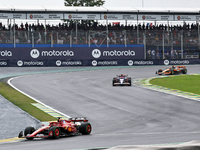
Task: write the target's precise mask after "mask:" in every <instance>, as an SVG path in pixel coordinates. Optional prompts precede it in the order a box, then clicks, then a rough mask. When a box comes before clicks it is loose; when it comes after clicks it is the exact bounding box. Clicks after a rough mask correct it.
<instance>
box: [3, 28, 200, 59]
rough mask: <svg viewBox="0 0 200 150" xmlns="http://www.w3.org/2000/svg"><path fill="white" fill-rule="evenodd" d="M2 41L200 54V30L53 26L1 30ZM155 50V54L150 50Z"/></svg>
mask: <svg viewBox="0 0 200 150" xmlns="http://www.w3.org/2000/svg"><path fill="white" fill-rule="evenodd" d="M0 44H14V47H15V46H16V44H31V45H32V47H35V44H51V46H52V47H53V46H54V44H69V46H70V47H72V46H73V45H74V44H75V45H84V46H88V47H90V46H91V45H95V46H96V47H102V46H104V47H105V46H106V47H109V46H111V45H112V46H113V45H116V46H117V45H123V46H124V47H127V46H130V45H137V44H142V45H144V46H145V49H146V52H147V53H146V58H147V59H164V58H167V57H170V58H171V59H177V58H180V59H184V58H199V46H200V34H199V33H198V30H195V29H194V30H172V31H169V30H106V31H94V30H87V31H85V30H76V31H74V30H71V31H69V30H51V31H46V30H44V31H24V30H23V31H22V30H10V31H0ZM150 53H151V54H150Z"/></svg>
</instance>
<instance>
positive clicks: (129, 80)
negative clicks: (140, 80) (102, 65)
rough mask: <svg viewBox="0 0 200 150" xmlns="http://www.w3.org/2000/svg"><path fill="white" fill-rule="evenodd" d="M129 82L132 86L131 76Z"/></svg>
mask: <svg viewBox="0 0 200 150" xmlns="http://www.w3.org/2000/svg"><path fill="white" fill-rule="evenodd" d="M128 82H129V83H130V84H129V86H131V85H132V81H131V78H129V79H128Z"/></svg>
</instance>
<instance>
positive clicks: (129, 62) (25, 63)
mask: <svg viewBox="0 0 200 150" xmlns="http://www.w3.org/2000/svg"><path fill="white" fill-rule="evenodd" d="M192 64H200V59H184V60H163V59H160V60H144V59H141V60H134V59H121V60H119V59H110V60H104V59H100V60H99V59H92V60H61V59H57V60H20V59H18V60H10V61H8V60H0V67H70V66H73V67H75V66H94V67H96V66H152V65H169V66H172V65H175V66H178V65H192Z"/></svg>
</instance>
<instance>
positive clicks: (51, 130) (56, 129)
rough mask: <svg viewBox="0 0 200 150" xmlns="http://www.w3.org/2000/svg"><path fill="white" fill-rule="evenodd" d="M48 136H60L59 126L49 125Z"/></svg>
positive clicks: (56, 137)
mask: <svg viewBox="0 0 200 150" xmlns="http://www.w3.org/2000/svg"><path fill="white" fill-rule="evenodd" d="M48 136H49V137H52V138H54V139H58V138H59V137H60V128H59V127H55V126H53V127H50V128H49V132H48Z"/></svg>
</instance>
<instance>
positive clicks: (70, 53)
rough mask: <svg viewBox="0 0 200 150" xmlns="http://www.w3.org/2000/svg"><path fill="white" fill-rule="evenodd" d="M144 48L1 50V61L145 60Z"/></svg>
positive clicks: (27, 48)
mask: <svg viewBox="0 0 200 150" xmlns="http://www.w3.org/2000/svg"><path fill="white" fill-rule="evenodd" d="M143 58H144V47H143V46H141V45H140V46H138V47H137V46H136V47H119V48H118V47H117V48H113V47H111V48H105V47H104V48H90V47H55V48H52V47H48V48H29V47H26V48H18V47H17V48H0V59H7V60H27V59H28V60H34V61H35V60H92V59H96V60H98V59H101V60H102V59H103V60H113V59H143Z"/></svg>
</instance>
